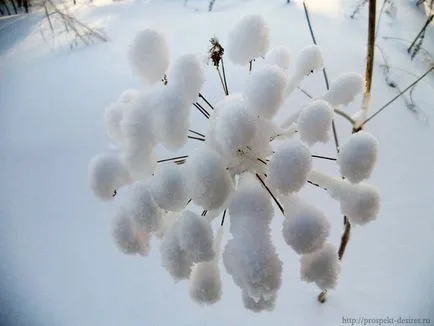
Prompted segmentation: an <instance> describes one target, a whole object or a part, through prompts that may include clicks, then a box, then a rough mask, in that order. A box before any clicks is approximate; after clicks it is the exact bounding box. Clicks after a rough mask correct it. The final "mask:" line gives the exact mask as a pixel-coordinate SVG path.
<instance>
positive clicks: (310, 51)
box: [295, 45, 324, 78]
mask: <svg viewBox="0 0 434 326" xmlns="http://www.w3.org/2000/svg"><path fill="white" fill-rule="evenodd" d="M322 68H324V59H323V56H322V53H321V50H320V48H319V47H318V46H317V45H310V46H307V47H305V48H304V49H303V50H301V52H300V53H299V54H298V56H297V58H296V60H295V75H296V76H298V77H299V78H302V77H304V76H306V75H309V74H311V73H313V72H314V71H316V70H319V69H322Z"/></svg>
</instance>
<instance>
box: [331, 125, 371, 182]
mask: <svg viewBox="0 0 434 326" xmlns="http://www.w3.org/2000/svg"><path fill="white" fill-rule="evenodd" d="M377 152H378V142H377V140H376V139H375V137H374V136H372V135H371V134H369V133H367V132H364V131H360V132H358V133H355V134H352V135H351V136H350V138H349V139H348V140H347V142H346V143H345V144H344V145H343V146H342V149H341V151H340V153H339V155H338V164H339V167H340V172H341V175H342V176H344V177H346V178H347V179H348V180H349V181H351V182H352V183H358V182H360V181H362V180H364V179H367V178H369V177H370V176H371V173H372V170H373V169H374V166H375V163H376V161H377Z"/></svg>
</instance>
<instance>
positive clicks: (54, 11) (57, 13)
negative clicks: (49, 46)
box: [42, 0, 108, 49]
mask: <svg viewBox="0 0 434 326" xmlns="http://www.w3.org/2000/svg"><path fill="white" fill-rule="evenodd" d="M42 7H43V8H44V12H45V16H46V19H47V21H48V24H49V27H50V30H51V34H52V38H53V39H54V38H55V37H56V31H57V32H58V34H59V35H61V34H65V35H66V37H67V39H68V42H69V45H70V48H71V49H72V48H74V47H77V46H78V45H79V42H80V43H82V44H84V45H90V44H93V43H95V41H99V42H107V40H108V39H107V36H106V35H105V34H104V32H103V31H100V30H97V29H94V28H91V27H89V26H88V25H86V24H84V23H82V22H81V21H79V20H78V19H77V18H75V17H74V16H73V15H72V14H70V13H69V12H68V10H67V8H66V7H64V8H63V9H60V8H59V6H58V5H57V4H55V3H54V2H53V1H52V0H44V1H43V2H42ZM58 26H63V29H60V28H58ZM42 33H43V32H42ZM43 38H44V39H45V36H44V35H43Z"/></svg>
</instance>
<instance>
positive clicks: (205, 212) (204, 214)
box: [200, 209, 208, 216]
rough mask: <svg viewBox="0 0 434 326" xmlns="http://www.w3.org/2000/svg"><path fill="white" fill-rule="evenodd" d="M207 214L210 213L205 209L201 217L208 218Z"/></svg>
mask: <svg viewBox="0 0 434 326" xmlns="http://www.w3.org/2000/svg"><path fill="white" fill-rule="evenodd" d="M207 213H208V211H207V210H206V209H205V210H204V211H203V212H202V214H201V215H200V216H206V214H207Z"/></svg>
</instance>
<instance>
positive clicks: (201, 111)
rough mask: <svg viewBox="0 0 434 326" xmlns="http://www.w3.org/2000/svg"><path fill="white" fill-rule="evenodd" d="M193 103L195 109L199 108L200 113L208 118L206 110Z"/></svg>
mask: <svg viewBox="0 0 434 326" xmlns="http://www.w3.org/2000/svg"><path fill="white" fill-rule="evenodd" d="M193 105H194V107H195V108H196V109H198V110H199V112H200V113H202V114H203V116H204V117H205V118H207V119H209V114H208V113H207V112H206V111H203V109H202V108H201V107H200V106H199V105H197V104H196V103H193Z"/></svg>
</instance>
